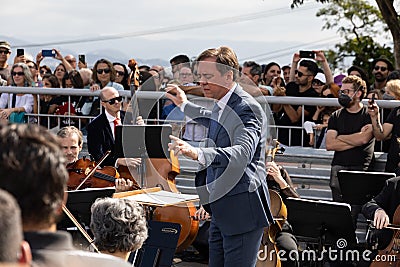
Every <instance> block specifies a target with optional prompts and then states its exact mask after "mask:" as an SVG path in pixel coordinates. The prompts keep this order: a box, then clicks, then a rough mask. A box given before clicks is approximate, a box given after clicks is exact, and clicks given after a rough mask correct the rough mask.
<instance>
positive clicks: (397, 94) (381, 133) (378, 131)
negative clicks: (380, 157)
mask: <svg viewBox="0 0 400 267" xmlns="http://www.w3.org/2000/svg"><path fill="white" fill-rule="evenodd" d="M383 99H392V100H400V80H398V79H396V80H391V81H388V82H387V83H386V87H385V94H384V95H383ZM368 113H369V115H370V117H371V121H372V130H373V134H374V136H375V138H376V140H378V141H380V140H386V139H389V138H390V146H389V151H388V155H387V161H386V165H385V172H394V173H396V175H400V166H399V164H400V156H399V153H400V148H399V141H398V138H399V137H400V117H399V113H400V107H396V108H394V109H393V110H392V111H391V112H390V114H389V116H388V117H387V118H386V121H385V122H384V123H383V125H382V124H381V115H380V112H379V106H378V105H377V104H376V102H375V101H372V100H369V109H368Z"/></svg>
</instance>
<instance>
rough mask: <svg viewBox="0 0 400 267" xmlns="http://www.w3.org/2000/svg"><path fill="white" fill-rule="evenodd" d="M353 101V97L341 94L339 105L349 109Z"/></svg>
mask: <svg viewBox="0 0 400 267" xmlns="http://www.w3.org/2000/svg"><path fill="white" fill-rule="evenodd" d="M351 100H352V97H350V96H348V95H345V94H340V95H339V97H338V101H339V104H340V105H341V106H342V107H344V108H348V107H349V105H350V102H351Z"/></svg>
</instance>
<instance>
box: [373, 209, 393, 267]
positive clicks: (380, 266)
mask: <svg viewBox="0 0 400 267" xmlns="http://www.w3.org/2000/svg"><path fill="white" fill-rule="evenodd" d="M386 228H388V229H394V234H393V237H392V240H391V241H390V243H389V245H388V246H387V247H386V248H385V249H383V250H379V251H378V255H377V256H376V258H379V259H382V261H373V262H372V263H371V265H370V267H386V266H396V267H399V266H400V205H399V206H398V207H397V208H396V211H395V212H394V215H393V223H392V224H390V225H388V226H387V227H386ZM383 259H387V261H384V260H383ZM389 259H390V261H389Z"/></svg>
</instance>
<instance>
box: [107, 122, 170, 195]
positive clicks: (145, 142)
mask: <svg viewBox="0 0 400 267" xmlns="http://www.w3.org/2000/svg"><path fill="white" fill-rule="evenodd" d="M171 134H172V126H171V125H168V124H164V125H120V126H117V127H116V129H115V152H116V155H117V157H118V158H141V159H142V163H141V164H140V167H139V173H140V181H139V185H140V186H141V187H144V174H145V173H146V166H145V162H146V161H145V160H146V158H169V157H170V156H169V151H168V143H169V142H170V138H169V136H170V135H171Z"/></svg>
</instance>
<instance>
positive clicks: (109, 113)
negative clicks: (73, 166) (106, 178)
mask: <svg viewBox="0 0 400 267" xmlns="http://www.w3.org/2000/svg"><path fill="white" fill-rule="evenodd" d="M100 101H101V105H102V106H103V107H104V112H103V113H101V114H100V115H99V116H97V117H96V118H95V119H94V120H93V121H91V122H90V123H89V124H88V126H87V131H88V135H87V145H88V151H89V153H90V154H91V155H92V156H93V158H94V160H95V161H99V160H100V159H101V158H102V157H103V156H104V154H105V153H106V152H107V151H108V150H111V153H110V155H109V156H108V157H107V158H106V159H105V160H104V161H103V163H102V164H101V166H115V167H118V166H120V165H122V166H133V167H136V166H138V165H139V164H140V158H117V156H116V155H115V151H114V144H115V126H116V125H121V124H122V122H123V120H124V117H125V113H124V112H123V111H120V110H121V102H122V97H121V96H120V95H119V93H118V91H117V90H116V89H114V88H113V87H104V88H103V89H102V90H101V92H100ZM137 124H144V122H143V119H142V117H140V116H139V117H137Z"/></svg>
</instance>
